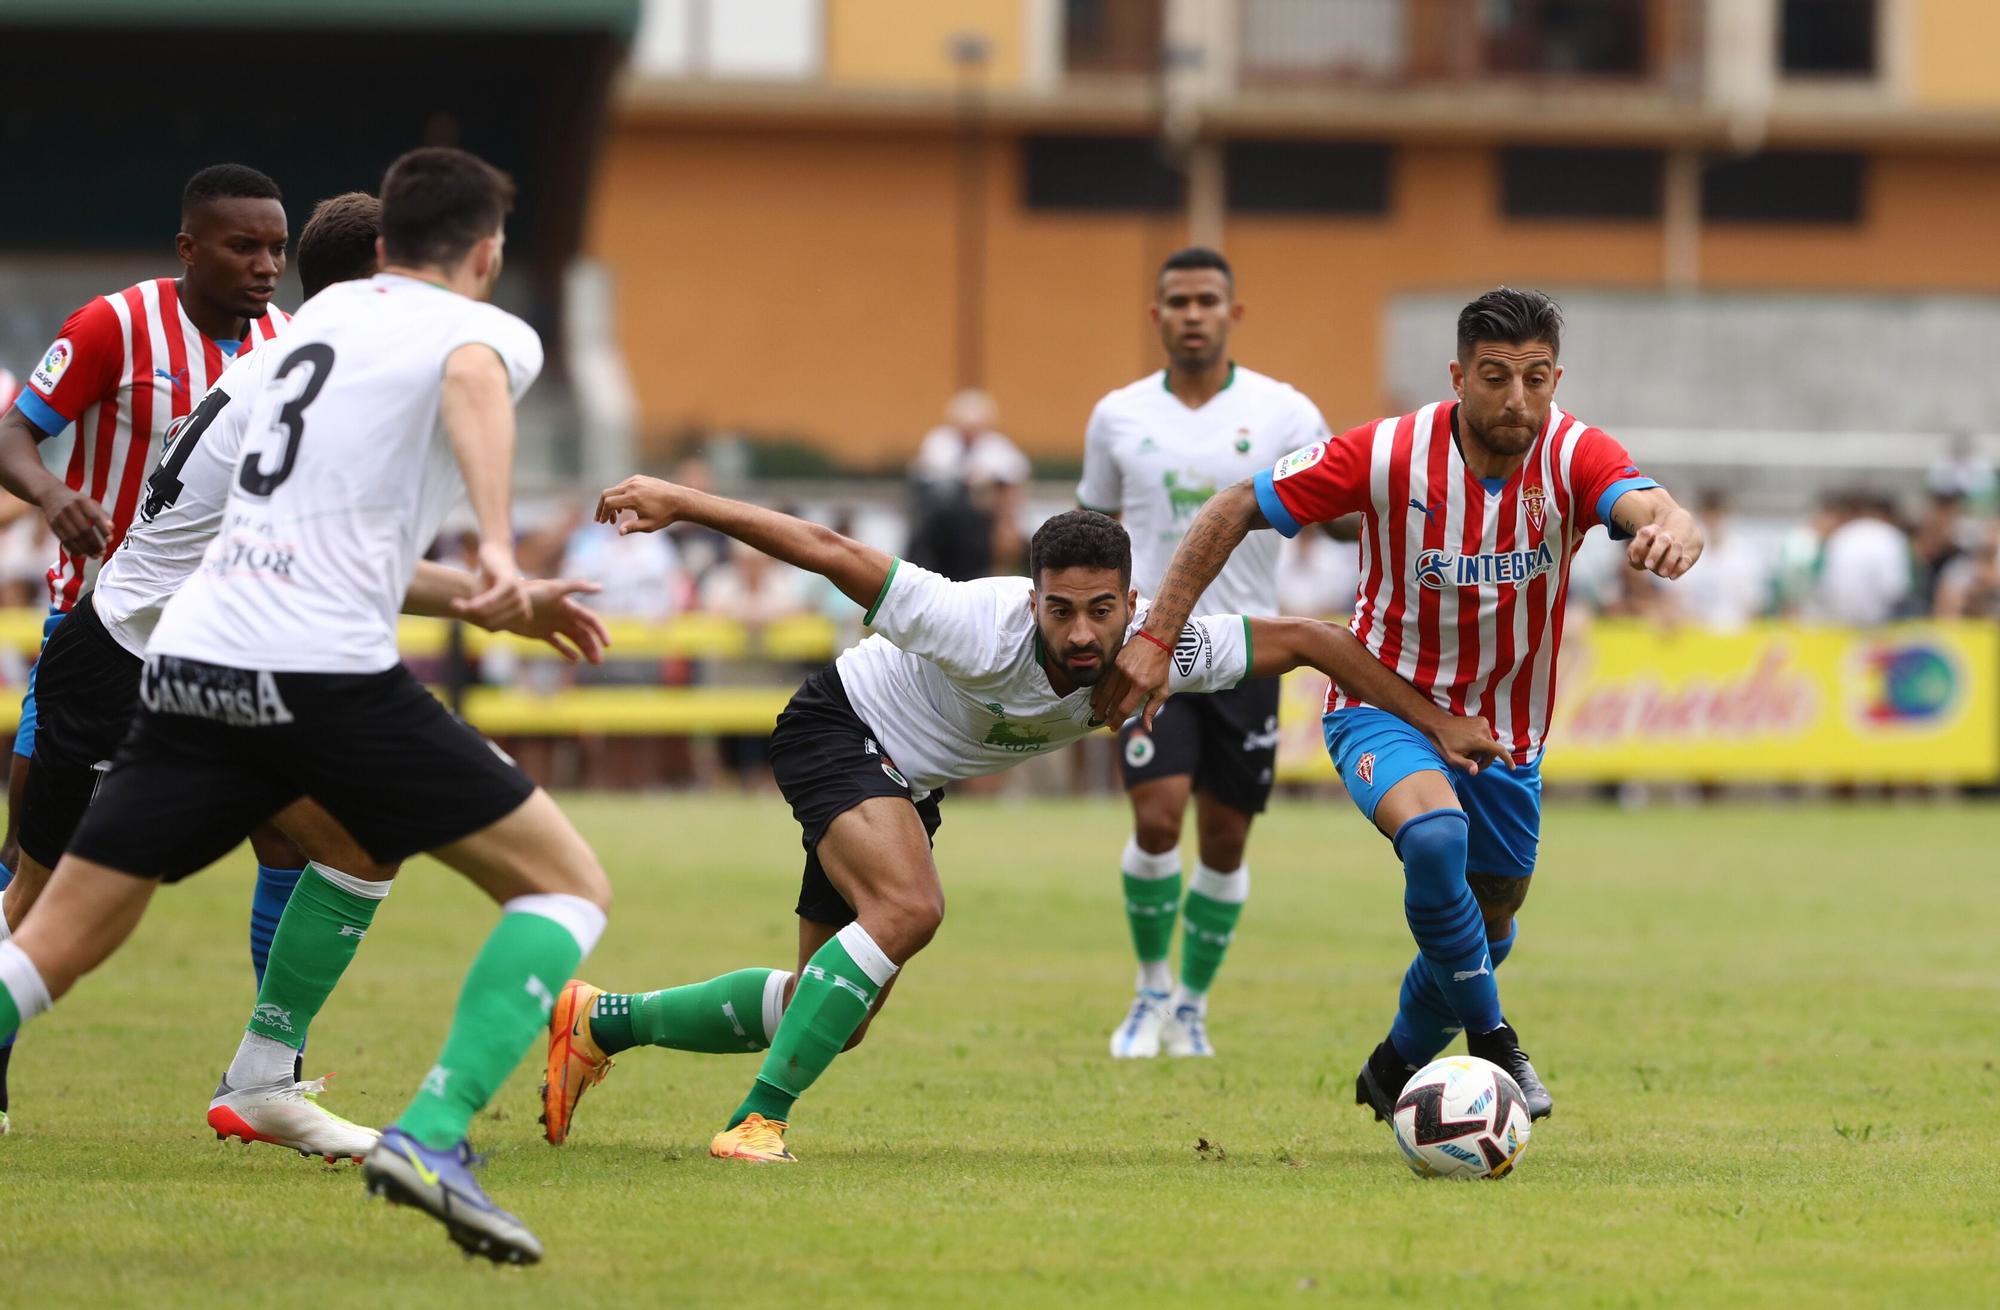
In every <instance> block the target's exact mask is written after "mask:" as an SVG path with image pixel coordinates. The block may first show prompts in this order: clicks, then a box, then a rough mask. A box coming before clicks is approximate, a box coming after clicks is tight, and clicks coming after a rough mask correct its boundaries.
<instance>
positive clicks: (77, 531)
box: [0, 406, 111, 555]
mask: <svg viewBox="0 0 2000 1310" xmlns="http://www.w3.org/2000/svg"><path fill="white" fill-rule="evenodd" d="M47 435H48V434H47V433H45V432H43V431H42V430H41V429H40V428H38V427H36V426H35V425H34V424H33V423H32V422H30V421H29V420H28V416H27V415H26V414H23V413H22V412H21V410H20V408H19V406H16V407H15V408H12V409H10V410H8V411H7V414H6V417H4V418H0V487H5V488H6V489H7V490H8V491H10V492H12V493H13V494H14V495H15V496H17V497H19V498H20V499H22V500H25V501H27V502H28V503H29V504H30V505H34V506H37V507H38V508H39V509H40V510H41V511H42V517H43V518H45V519H47V520H48V521H49V531H51V532H53V533H54V534H55V536H56V540H57V541H60V542H61V543H62V545H63V549H64V550H70V551H75V552H76V553H78V554H80V555H101V554H103V553H104V543H105V542H107V541H109V540H110V539H111V516H110V515H109V514H107V513H105V511H104V506H102V505H100V504H98V503H97V502H96V501H94V500H92V499H91V498H90V497H88V496H86V495H84V494H83V493H82V492H80V491H73V490H71V489H70V487H69V486H68V484H66V483H65V482H64V481H63V480H62V479H61V478H59V477H57V476H56V475H55V474H53V473H51V472H49V471H48V469H47V468H46V467H44V466H43V464H42V454H41V451H40V449H39V447H40V445H41V443H42V442H43V441H44V440H45V439H46V438H47Z"/></svg>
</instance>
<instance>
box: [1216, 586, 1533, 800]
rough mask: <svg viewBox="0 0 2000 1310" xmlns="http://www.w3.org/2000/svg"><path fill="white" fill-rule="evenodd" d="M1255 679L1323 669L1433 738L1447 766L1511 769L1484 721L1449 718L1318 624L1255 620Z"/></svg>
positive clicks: (1336, 630)
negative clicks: (1494, 766)
mask: <svg viewBox="0 0 2000 1310" xmlns="http://www.w3.org/2000/svg"><path fill="white" fill-rule="evenodd" d="M1249 624H1250V652H1251V660H1250V676H1251V677H1253V678H1270V677H1275V676H1277V675H1278V674H1280V673H1289V672H1290V671H1291V670H1293V669H1296V668H1301V667H1306V668H1314V669H1318V670H1319V671H1320V672H1321V673H1324V674H1325V675H1326V676H1327V677H1329V678H1332V679H1333V680H1334V682H1336V683H1337V684H1339V685H1340V686H1341V687H1342V688H1343V689H1345V690H1346V691H1347V692H1348V693H1349V694H1350V695H1352V696H1354V697H1356V698H1357V699H1359V700H1363V701H1366V702H1367V703H1368V704H1370V705H1373V706H1375V707H1376V708H1377V709H1383V710H1387V711H1388V712H1389V713H1391V714H1393V715H1395V716H1396V717H1397V718H1399V719H1401V720H1403V721H1404V722H1405V723H1407V724H1409V725H1410V726H1411V727H1413V728H1415V729H1416V730H1417V731H1419V732H1421V733H1423V734H1424V736H1426V737H1428V738H1430V740H1431V744H1432V745H1434V746H1436V747H1437V748H1438V752H1439V754H1441V755H1443V756H1444V758H1445V762H1446V763H1447V764H1450V765H1451V766H1452V767H1453V768H1455V769H1462V770H1463V771H1465V772H1466V773H1478V772H1479V770H1480V769H1481V768H1482V767H1484V766H1485V765H1486V764H1487V763H1489V762H1491V763H1496V764H1500V765H1505V766H1509V767H1511V762H1510V761H1509V760H1508V758H1507V751H1506V748H1504V747H1503V746H1501V745H1500V743H1499V742H1497V741H1495V740H1494V739H1493V730H1492V729H1491V728H1490V727H1488V726H1487V724H1486V720H1484V719H1481V718H1475V717H1469V716H1463V715H1456V714H1450V713H1447V712H1446V711H1445V710H1443V709H1441V708H1439V706H1438V705H1437V704H1436V702H1434V701H1432V700H1431V698H1430V697H1428V696H1426V695H1424V694H1423V693H1422V692H1420V691H1418V690H1417V689H1416V688H1415V687H1413V686H1411V685H1410V684H1409V683H1407V682H1405V681H1403V679H1402V678H1400V677H1398V676H1396V673H1395V671H1394V670H1392V669H1390V668H1388V667H1387V666H1385V665H1384V664H1383V663H1382V662H1381V661H1380V660H1378V659H1376V658H1375V657H1374V656H1373V655H1370V654H1369V653H1368V648H1367V647H1366V646H1363V645H1362V644H1361V642H1360V640H1359V639H1358V638H1356V637H1355V635H1354V634H1353V633H1352V632H1349V631H1348V630H1347V629H1346V628H1345V627H1344V626H1342V625H1341V624H1338V623H1322V622H1320V621H1319V620H1318V619H1287V618H1277V619H1255V618H1253V619H1251V620H1249Z"/></svg>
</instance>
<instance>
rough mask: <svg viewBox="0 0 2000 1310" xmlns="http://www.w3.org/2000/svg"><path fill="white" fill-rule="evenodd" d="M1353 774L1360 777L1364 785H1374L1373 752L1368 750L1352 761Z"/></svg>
mask: <svg viewBox="0 0 2000 1310" xmlns="http://www.w3.org/2000/svg"><path fill="white" fill-rule="evenodd" d="M1354 776H1355V777H1357V778H1359V779H1361V781H1362V784H1363V785H1364V786H1369V787H1373V786H1374V785H1375V752H1374V751H1370V752H1368V753H1367V754H1366V755H1363V756H1362V757H1361V758H1360V759H1358V760H1356V761H1355V762H1354Z"/></svg>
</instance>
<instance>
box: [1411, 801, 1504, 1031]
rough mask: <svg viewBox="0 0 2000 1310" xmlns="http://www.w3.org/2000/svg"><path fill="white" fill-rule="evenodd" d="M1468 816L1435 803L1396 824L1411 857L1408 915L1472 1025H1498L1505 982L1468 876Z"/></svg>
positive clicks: (1448, 994)
mask: <svg viewBox="0 0 2000 1310" xmlns="http://www.w3.org/2000/svg"><path fill="white" fill-rule="evenodd" d="M1466 833H1467V820H1466V817H1465V813H1464V811H1462V810H1431V811H1428V812H1427V813H1424V814H1419V815H1418V816H1417V817H1416V818H1414V819H1411V820H1410V821H1409V822H1407V823H1405V824H1404V825H1403V826H1402V827H1401V828H1399V829H1397V830H1396V854H1397V855H1398V856H1400V857H1401V858H1402V861H1403V915H1404V917H1405V918H1406V919H1407V920H1408V921H1409V924H1410V934H1411V935H1412V936H1414V937H1415V938H1416V939H1417V950H1418V952H1419V953H1420V954H1421V955H1422V957H1423V960H1424V963H1425V964H1427V965H1429V966H1430V971H1431V977H1432V978H1433V979H1435V980H1436V982H1437V986H1438V990H1439V991H1440V992H1441V993H1442V994H1443V996H1444V998H1445V1000H1446V1001H1447V1002H1448V1003H1449V1004H1450V1006H1451V1012H1452V1013H1453V1014H1454V1015H1456V1016H1457V1017H1458V1021H1459V1024H1460V1026H1462V1027H1464V1028H1465V1029H1466V1030H1467V1031H1469V1032H1475V1033H1487V1032H1492V1031H1493V1030H1494V1029H1495V1028H1498V1027H1499V1026H1500V1025H1501V1023H1502V1022H1504V1021H1503V1020H1502V1019H1501V1017H1500V990H1499V988H1498V987H1496V986H1495V985H1494V982H1493V961H1492V959H1491V957H1490V956H1489V955H1488V953H1487V947H1486V921H1485V920H1484V919H1483V918H1481V917H1480V914H1479V902H1478V901H1476V900H1474V899H1473V896H1472V889H1471V888H1470V887H1468V886H1466V884H1465V852H1466Z"/></svg>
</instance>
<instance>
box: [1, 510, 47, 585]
mask: <svg viewBox="0 0 2000 1310" xmlns="http://www.w3.org/2000/svg"><path fill="white" fill-rule="evenodd" d="M55 557H56V539H55V535H54V534H53V533H51V532H50V531H49V525H48V521H47V520H46V519H44V518H43V517H42V516H41V514H40V512H39V511H37V510H36V509H35V507H34V506H33V505H30V504H29V503H28V502H27V501H25V500H16V499H14V498H13V497H12V496H9V495H6V494H5V493H0V604H3V605H7V606H10V607H11V606H26V607H27V608H29V609H36V610H42V611H46V610H47V609H48V607H49V583H48V568H49V564H50V562H51V561H53V560H54V559H55Z"/></svg>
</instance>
